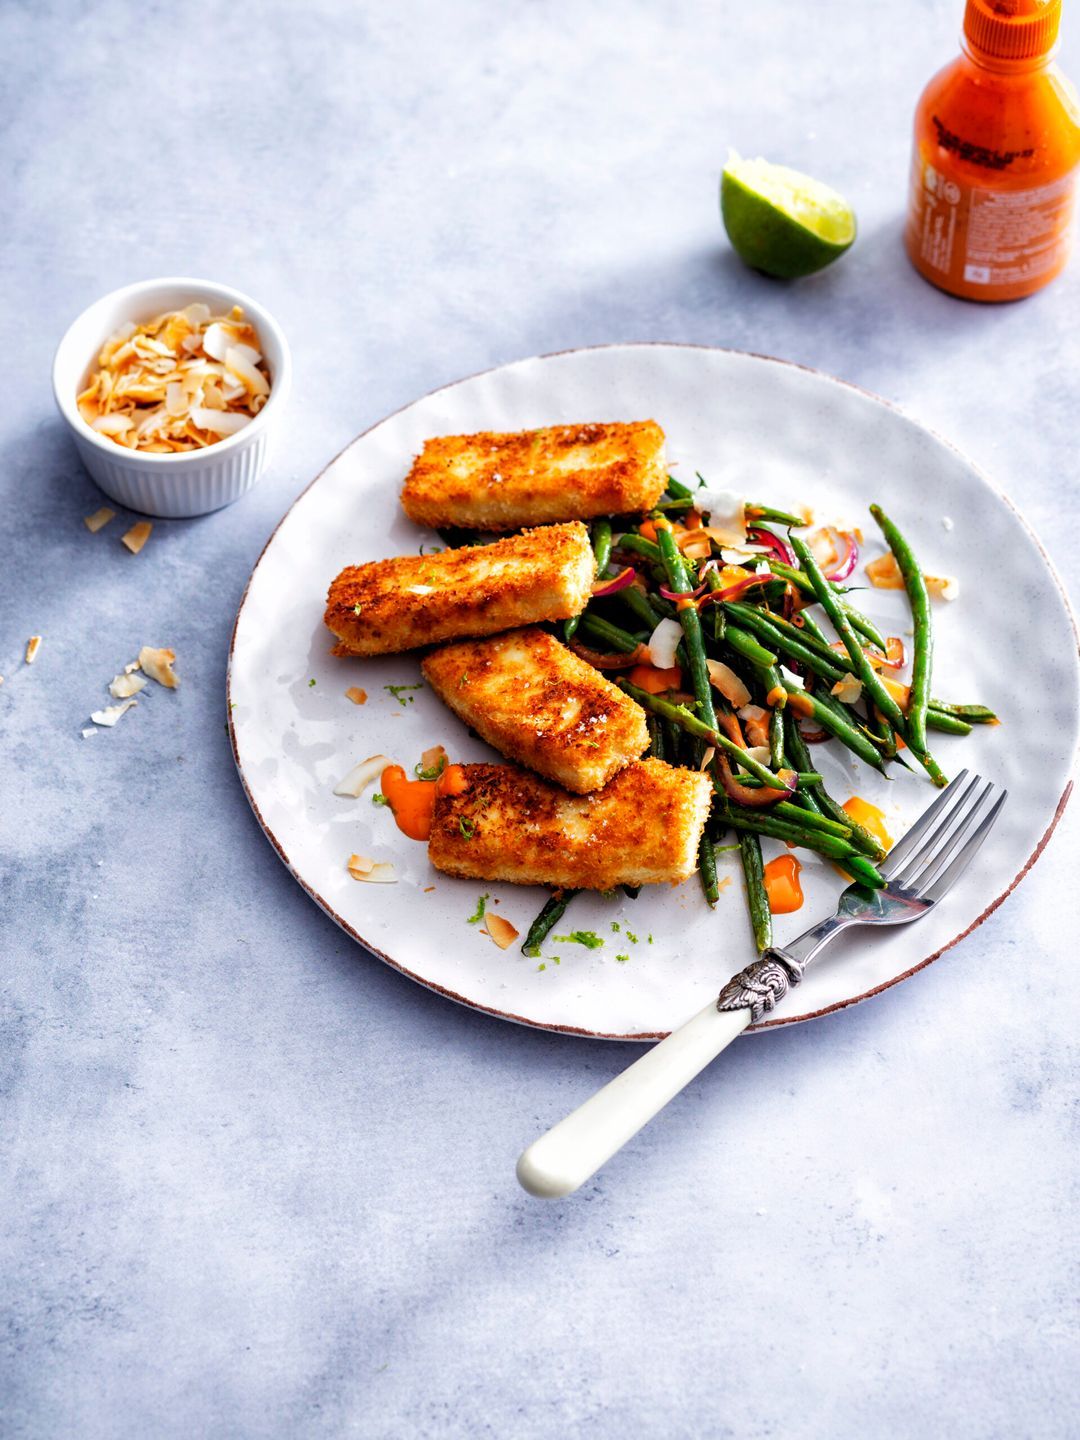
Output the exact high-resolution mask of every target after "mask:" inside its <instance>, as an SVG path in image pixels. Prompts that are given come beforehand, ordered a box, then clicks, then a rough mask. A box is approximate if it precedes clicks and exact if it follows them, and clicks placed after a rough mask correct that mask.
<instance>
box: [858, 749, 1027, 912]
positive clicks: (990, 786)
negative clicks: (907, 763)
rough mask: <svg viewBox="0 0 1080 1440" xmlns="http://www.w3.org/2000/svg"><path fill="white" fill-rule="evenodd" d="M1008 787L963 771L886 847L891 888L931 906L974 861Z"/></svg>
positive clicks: (884, 869)
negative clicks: (894, 843) (911, 824)
mask: <svg viewBox="0 0 1080 1440" xmlns="http://www.w3.org/2000/svg"><path fill="white" fill-rule="evenodd" d="M1007 797H1008V791H1007V790H1003V789H1002V788H1001V787H1000V786H999V785H995V784H994V783H993V781H990V780H984V779H983V778H982V777H981V776H980V775H971V776H969V774H968V772H967V771H966V770H962V771H961V772H960V774H959V775H958V776H957V777H956V779H955V780H954V781H953V782H952V784H951V785H949V786H948V787H947V788H946V789H945V790H943V791H942V792H941V794H940V795H939V796H938V798H937V799H936V800H935V801H934V803H933V804H932V805H931V806H930V807H929V809H927V810H926V811H925V812H924V813H923V814H922V815H921V816H920V817H919V819H918V820H917V821H916V822H915V824H914V825H913V826H912V827H911V829H910V830H909V831H908V833H907V834H906V835H905V836H904V838H903V839H902V840H901V841H900V842H899V843H898V844H897V845H895V846H894V847H893V848H892V850H890V852H889V854H888V856H887V857H886V859H885V861H884V863H883V864H882V865H881V867H880V869H881V874H882V876H883V878H884V879H885V881H886V888H887V889H888V890H889V891H894V892H895V891H899V892H901V893H902V894H904V895H906V896H909V897H911V898H912V899H917V900H920V901H922V902H923V904H924V905H934V904H936V903H937V901H938V900H940V899H941V897H942V896H943V895H944V894H945V893H946V891H948V890H949V889H950V888H951V887H952V886H953V885H954V884H955V883H956V881H957V880H959V878H960V876H961V875H962V874H963V873H964V871H965V870H966V869H967V867H968V866H969V865H970V864H971V862H972V860H974V858H975V856H976V854H977V853H978V851H979V848H980V847H981V845H982V843H983V841H984V840H985V839H986V837H987V835H989V833H990V831H991V829H992V828H993V825H994V823H995V821H996V820H997V817H998V815H999V814H1000V812H1001V807H1002V806H1003V805H1004V804H1005V801H1006V798H1007Z"/></svg>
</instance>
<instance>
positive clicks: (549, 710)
mask: <svg viewBox="0 0 1080 1440" xmlns="http://www.w3.org/2000/svg"><path fill="white" fill-rule="evenodd" d="M420 668H421V669H422V670H423V672H424V678H425V679H426V680H427V681H428V683H429V684H430V685H431V687H432V689H433V690H434V691H435V692H436V694H438V695H441V696H442V698H443V699H444V700H445V701H446V703H447V705H449V706H450V709H451V710H453V711H454V712H455V713H456V714H457V715H460V716H461V718H462V720H464V721H465V723H466V725H470V726H471V727H472V728H473V729H474V730H475V731H476V732H477V734H478V735H480V736H481V737H482V738H483V739H484V740H486V741H487V742H488V743H489V744H490V745H494V747H495V749H496V750H501V751H502V753H503V754H504V755H506V756H508V757H509V758H510V759H511V760H518V761H520V763H521V764H522V765H527V766H528V767H529V769H530V770H536V771H538V772H539V773H540V774H541V775H547V776H548V777H549V778H550V779H552V780H557V781H558V782H559V784H560V785H565V786H566V788H567V789H568V790H576V791H578V792H580V793H582V794H584V793H587V792H588V791H590V790H599V789H600V788H601V786H603V785H606V784H607V782H608V781H609V780H610V779H611V777H612V776H613V775H614V774H615V772H616V771H617V770H621V769H622V767H623V766H624V765H626V764H628V763H629V762H630V761H631V760H636V759H637V757H638V756H639V755H640V754H641V752H642V751H643V750H644V749H645V748H646V747H647V746H648V743H649V729H648V726H647V725H646V723H645V712H644V710H642V708H641V706H640V705H637V704H635V702H634V701H633V700H631V699H630V698H629V696H626V695H624V694H623V692H622V691H621V690H620V689H618V688H617V687H616V686H615V685H613V684H612V683H611V681H610V680H605V679H604V677H603V676H602V675H601V674H600V672H599V670H596V669H594V668H593V666H592V665H589V664H588V663H587V662H586V661H584V660H582V659H581V657H580V656H578V655H575V654H574V652H573V651H572V650H568V649H567V648H566V646H565V645H561V644H560V643H559V641H558V640H556V639H554V638H553V637H552V636H551V635H549V634H548V633H547V631H546V630H511V631H510V632H509V633H508V634H505V635H495V636H493V637H492V638H491V639H489V640H463V641H460V642H459V643H458V644H456V645H447V646H446V647H445V648H444V649H441V650H435V651H433V652H432V654H430V655H429V656H427V658H426V659H425V660H424V661H423V663H422V665H421V667H420Z"/></svg>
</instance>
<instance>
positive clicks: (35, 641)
mask: <svg viewBox="0 0 1080 1440" xmlns="http://www.w3.org/2000/svg"><path fill="white" fill-rule="evenodd" d="M40 649H41V636H40V635H31V636H30V639H29V640H28V641H27V642H26V663H27V665H32V664H33V663H34V661H35V660H36V659H37V653H38V651H39V650H40Z"/></svg>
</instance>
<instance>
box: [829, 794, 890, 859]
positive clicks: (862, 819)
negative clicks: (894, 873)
mask: <svg viewBox="0 0 1080 1440" xmlns="http://www.w3.org/2000/svg"><path fill="white" fill-rule="evenodd" d="M841 809H843V810H846V811H847V813H848V814H849V815H850V816H851V818H852V820H854V821H855V824H856V825H861V826H862V828H863V829H864V830H869V831H870V834H871V835H873V836H874V838H875V839H876V840H880V841H881V843H882V845H884V846H885V849H886V850H888V849H889V848H890V847H891V845H892V843H893V842H892V836H891V835H890V834H889V832H888V831H887V830H886V829H885V812H884V811H883V810H879V809H878V807H877V806H876V805H871V804H870V801H869V800H864V799H863V798H862V796H861V795H852V797H851V799H850V800H845V801H844V803H843V805H842V806H841Z"/></svg>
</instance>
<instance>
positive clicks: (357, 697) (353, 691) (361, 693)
mask: <svg viewBox="0 0 1080 1440" xmlns="http://www.w3.org/2000/svg"><path fill="white" fill-rule="evenodd" d="M345 699H346V700H351V701H352V703H353V704H354V705H363V704H365V703H366V702H367V691H366V690H361V689H360V686H359V685H350V686H349V688H348V690H346V691H345Z"/></svg>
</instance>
